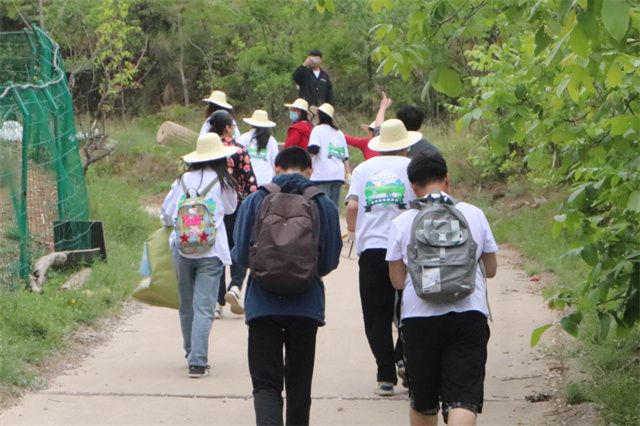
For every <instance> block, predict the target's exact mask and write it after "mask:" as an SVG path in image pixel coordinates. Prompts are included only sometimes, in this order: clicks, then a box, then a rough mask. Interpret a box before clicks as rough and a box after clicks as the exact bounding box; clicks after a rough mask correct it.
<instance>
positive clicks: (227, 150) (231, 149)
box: [182, 146, 238, 163]
mask: <svg viewBox="0 0 640 426" xmlns="http://www.w3.org/2000/svg"><path fill="white" fill-rule="evenodd" d="M236 152H238V147H236V146H225V147H222V149H221V150H216V151H213V152H210V153H206V154H199V153H198V152H197V151H193V152H191V153H189V154H187V155H185V156H183V157H182V159H183V160H184V162H185V163H203V162H205V161H211V160H217V159H219V158H224V157H229V156H231V155H233V154H235V153H236Z"/></svg>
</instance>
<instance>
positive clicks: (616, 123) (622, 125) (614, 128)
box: [609, 115, 632, 136]
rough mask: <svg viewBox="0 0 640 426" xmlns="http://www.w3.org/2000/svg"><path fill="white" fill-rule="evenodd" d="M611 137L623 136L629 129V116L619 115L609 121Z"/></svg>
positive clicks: (630, 121) (630, 122)
mask: <svg viewBox="0 0 640 426" xmlns="http://www.w3.org/2000/svg"><path fill="white" fill-rule="evenodd" d="M609 123H611V136H618V135H624V134H625V133H626V132H627V130H629V129H630V128H631V124H632V120H631V116H629V115H619V116H617V117H613V118H612V119H611V120H609Z"/></svg>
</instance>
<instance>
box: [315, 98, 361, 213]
mask: <svg viewBox="0 0 640 426" xmlns="http://www.w3.org/2000/svg"><path fill="white" fill-rule="evenodd" d="M312 108H313V109H315V110H316V111H317V115H318V125H317V126H316V127H314V128H313V131H312V132H311V136H310V137H309V148H308V149H307V150H308V151H309V154H311V155H312V156H313V174H312V175H311V178H310V179H311V181H312V182H313V183H314V185H315V186H317V187H318V188H320V190H322V192H324V193H325V195H327V197H329V199H330V200H331V201H333V202H334V203H335V204H336V206H338V205H340V204H339V203H340V188H341V187H342V185H343V184H344V182H345V177H346V175H348V174H349V173H350V169H349V149H348V147H347V141H346V140H345V137H344V134H343V133H342V132H341V131H340V129H339V127H338V124H337V123H336V121H335V119H334V118H333V116H334V113H335V111H334V109H333V107H332V106H331V105H329V104H322V105H320V106H319V107H312ZM314 112H315V111H314Z"/></svg>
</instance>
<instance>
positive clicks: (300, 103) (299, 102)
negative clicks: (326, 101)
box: [284, 98, 313, 114]
mask: <svg viewBox="0 0 640 426" xmlns="http://www.w3.org/2000/svg"><path fill="white" fill-rule="evenodd" d="M284 106H286V107H287V108H297V109H299V110H302V111H306V112H307V114H313V113H312V112H311V110H310V109H309V102H307V101H305V100H304V99H302V98H298V99H296V100H295V101H294V102H293V103H292V104H284Z"/></svg>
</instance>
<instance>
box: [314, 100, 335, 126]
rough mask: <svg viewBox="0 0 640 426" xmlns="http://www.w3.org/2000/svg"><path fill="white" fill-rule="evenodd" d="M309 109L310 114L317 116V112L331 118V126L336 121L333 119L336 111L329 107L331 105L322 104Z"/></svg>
mask: <svg viewBox="0 0 640 426" xmlns="http://www.w3.org/2000/svg"><path fill="white" fill-rule="evenodd" d="M310 108H311V112H312V113H313V114H314V115H318V111H322V112H324V113H325V114H327V115H328V116H329V117H331V121H333V124H336V119H335V118H334V117H333V115H334V114H335V113H336V110H335V109H333V107H332V106H331V104H322V105H320V106H315V105H314V106H312V107H310Z"/></svg>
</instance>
